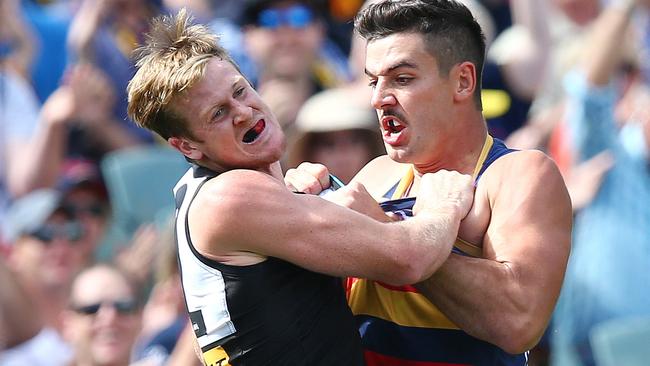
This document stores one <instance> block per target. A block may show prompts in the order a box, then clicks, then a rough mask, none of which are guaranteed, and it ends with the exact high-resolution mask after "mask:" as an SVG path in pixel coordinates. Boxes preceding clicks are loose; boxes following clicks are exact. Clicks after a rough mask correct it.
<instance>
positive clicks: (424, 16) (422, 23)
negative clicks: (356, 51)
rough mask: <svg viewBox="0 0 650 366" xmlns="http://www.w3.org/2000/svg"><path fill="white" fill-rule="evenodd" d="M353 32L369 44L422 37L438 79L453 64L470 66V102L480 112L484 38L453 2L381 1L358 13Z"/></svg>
mask: <svg viewBox="0 0 650 366" xmlns="http://www.w3.org/2000/svg"><path fill="white" fill-rule="evenodd" d="M354 28H355V30H356V32H357V33H359V35H360V36H361V37H363V38H364V39H366V40H367V41H369V42H370V41H373V40H376V39H380V38H384V37H387V36H389V35H392V34H395V33H403V32H412V33H420V34H422V35H423V36H424V39H425V41H426V43H427V46H428V48H429V52H430V53H431V54H432V55H433V56H434V57H435V58H436V60H437V61H438V71H439V72H440V74H441V75H447V74H448V73H449V71H450V70H451V68H452V67H453V66H454V65H456V64H459V63H461V62H465V61H470V62H472V63H473V64H474V66H476V79H477V87H476V90H475V92H474V100H475V102H476V104H477V106H478V107H479V108H481V74H482V71H483V62H484V60H485V36H484V35H483V31H482V30H481V26H480V25H479V24H478V22H477V21H476V19H474V16H473V15H472V13H471V12H470V11H469V9H467V7H465V5H463V4H461V3H459V2H457V1H454V0H398V1H395V0H383V1H381V2H378V3H374V4H371V5H369V6H368V7H367V8H365V9H363V10H361V11H360V12H359V14H357V16H356V17H355V19H354Z"/></svg>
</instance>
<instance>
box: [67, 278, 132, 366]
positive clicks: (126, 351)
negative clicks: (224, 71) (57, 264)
mask: <svg viewBox="0 0 650 366" xmlns="http://www.w3.org/2000/svg"><path fill="white" fill-rule="evenodd" d="M138 295H139V294H138V289H137V288H136V287H135V285H134V284H133V283H132V282H131V281H130V280H129V278H128V276H127V275H126V274H124V273H123V272H121V271H120V270H118V269H117V268H115V267H111V266H107V265H96V266H93V267H90V268H88V269H86V270H84V271H82V272H81V273H79V275H78V276H77V277H76V278H75V280H74V282H73V284H72V290H71V293H70V298H69V303H68V307H67V310H66V311H65V312H64V313H63V319H64V321H63V323H64V335H65V337H66V339H67V340H68V341H69V342H70V344H71V345H72V347H73V350H74V358H73V362H72V363H71V365H78V366H99V365H112V366H126V365H129V362H130V360H131V350H132V348H133V346H134V344H135V340H136V337H137V335H138V333H139V331H140V326H141V315H142V313H141V309H140V302H139V299H138Z"/></svg>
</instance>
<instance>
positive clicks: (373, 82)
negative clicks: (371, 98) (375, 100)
mask: <svg viewBox="0 0 650 366" xmlns="http://www.w3.org/2000/svg"><path fill="white" fill-rule="evenodd" d="M368 86H369V87H371V88H373V89H374V88H375V87H376V86H377V80H370V81H369V82H368Z"/></svg>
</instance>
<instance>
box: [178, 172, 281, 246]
mask: <svg viewBox="0 0 650 366" xmlns="http://www.w3.org/2000/svg"><path fill="white" fill-rule="evenodd" d="M290 195H291V193H290V191H289V190H288V189H287V188H286V187H285V186H284V184H283V183H282V182H280V181H278V180H277V179H275V178H273V177H271V176H269V175H268V174H264V173H261V172H256V171H252V170H232V171H229V172H226V173H222V174H220V175H219V176H217V177H214V178H212V179H210V180H209V181H207V182H206V183H205V185H204V186H203V187H202V188H201V190H200V191H199V193H198V194H197V195H196V198H195V199H194V201H193V203H192V205H191V207H190V209H189V212H188V224H189V229H190V231H191V233H192V239H193V242H194V245H195V246H196V247H197V249H198V250H199V251H200V252H201V253H202V254H204V255H208V256H210V255H212V256H215V255H217V256H218V255H228V254H231V253H233V251H237V250H240V249H241V248H240V246H241V241H242V240H243V238H246V237H247V236H248V234H250V232H251V231H252V229H251V227H252V226H255V225H259V224H262V223H263V221H265V220H267V219H268V217H269V216H268V215H273V214H274V213H277V211H278V210H279V207H281V206H280V204H281V203H282V202H287V201H289V200H290V199H291V197H290Z"/></svg>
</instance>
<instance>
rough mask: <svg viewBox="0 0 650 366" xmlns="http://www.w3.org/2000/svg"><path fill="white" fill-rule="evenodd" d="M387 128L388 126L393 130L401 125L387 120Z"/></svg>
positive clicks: (392, 120)
mask: <svg viewBox="0 0 650 366" xmlns="http://www.w3.org/2000/svg"><path fill="white" fill-rule="evenodd" d="M388 126H390V127H392V128H395V127H398V126H401V124H400V123H399V122H397V121H396V120H394V119H389V120H388Z"/></svg>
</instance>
